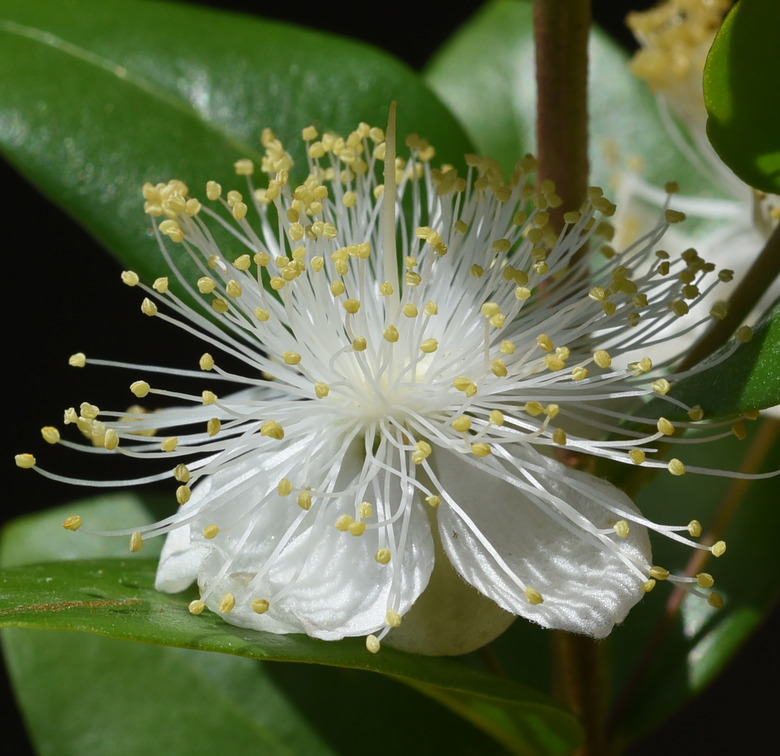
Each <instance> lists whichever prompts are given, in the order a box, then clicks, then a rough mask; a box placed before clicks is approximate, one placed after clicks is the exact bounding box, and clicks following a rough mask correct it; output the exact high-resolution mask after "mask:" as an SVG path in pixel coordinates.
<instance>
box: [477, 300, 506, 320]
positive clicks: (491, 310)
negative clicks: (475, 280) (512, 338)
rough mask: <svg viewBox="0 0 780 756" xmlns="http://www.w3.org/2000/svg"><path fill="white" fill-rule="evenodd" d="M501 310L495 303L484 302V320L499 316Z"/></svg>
mask: <svg viewBox="0 0 780 756" xmlns="http://www.w3.org/2000/svg"><path fill="white" fill-rule="evenodd" d="M500 313H501V308H500V307H499V306H498V305H497V304H496V303H495V302H485V304H483V305H482V315H484V317H486V318H492V317H493V316H494V315H499V314H500Z"/></svg>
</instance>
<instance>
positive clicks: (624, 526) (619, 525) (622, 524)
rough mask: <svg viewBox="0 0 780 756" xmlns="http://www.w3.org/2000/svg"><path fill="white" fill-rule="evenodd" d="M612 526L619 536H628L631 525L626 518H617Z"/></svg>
mask: <svg viewBox="0 0 780 756" xmlns="http://www.w3.org/2000/svg"><path fill="white" fill-rule="evenodd" d="M612 527H613V529H614V531H615V533H617V534H618V536H619V537H620V538H628V536H629V535H630V534H631V525H629V523H628V520H618V521H617V522H616V523H615V524H614V525H613V526H612Z"/></svg>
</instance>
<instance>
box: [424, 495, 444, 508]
mask: <svg viewBox="0 0 780 756" xmlns="http://www.w3.org/2000/svg"><path fill="white" fill-rule="evenodd" d="M425 503H426V504H427V505H428V506H429V507H431V508H432V509H436V508H437V507H438V506H439V504H441V496H436V494H431V495H430V496H426V497H425Z"/></svg>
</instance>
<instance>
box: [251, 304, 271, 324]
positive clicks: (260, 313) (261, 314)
mask: <svg viewBox="0 0 780 756" xmlns="http://www.w3.org/2000/svg"><path fill="white" fill-rule="evenodd" d="M255 317H256V318H257V319H258V320H259V321H260V322H261V323H266V322H267V321H268V320H270V319H271V313H270V312H268V310H266V309H265V308H263V307H256V308H255Z"/></svg>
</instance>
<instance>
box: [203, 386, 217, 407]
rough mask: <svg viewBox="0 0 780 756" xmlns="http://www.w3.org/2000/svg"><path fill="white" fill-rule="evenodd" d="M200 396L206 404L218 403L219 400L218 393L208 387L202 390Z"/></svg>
mask: <svg viewBox="0 0 780 756" xmlns="http://www.w3.org/2000/svg"><path fill="white" fill-rule="evenodd" d="M200 396H201V398H202V399H203V404H204V405H209V404H216V402H217V395H216V394H215V393H214V392H213V391H209V390H208V389H206V390H205V391H203V392H201V395H200Z"/></svg>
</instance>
